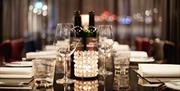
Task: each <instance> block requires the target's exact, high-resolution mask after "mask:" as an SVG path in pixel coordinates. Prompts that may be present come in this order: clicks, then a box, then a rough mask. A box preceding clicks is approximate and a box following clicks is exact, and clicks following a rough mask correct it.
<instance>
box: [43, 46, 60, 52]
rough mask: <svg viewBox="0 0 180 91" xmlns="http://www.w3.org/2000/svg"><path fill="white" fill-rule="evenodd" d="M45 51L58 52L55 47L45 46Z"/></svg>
mask: <svg viewBox="0 0 180 91" xmlns="http://www.w3.org/2000/svg"><path fill="white" fill-rule="evenodd" d="M45 50H46V51H56V50H58V47H57V46H55V45H46V46H45Z"/></svg>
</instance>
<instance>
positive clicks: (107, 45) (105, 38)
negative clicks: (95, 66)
mask: <svg viewBox="0 0 180 91" xmlns="http://www.w3.org/2000/svg"><path fill="white" fill-rule="evenodd" d="M98 35H99V41H98V49H99V53H100V55H101V54H102V57H103V66H102V67H100V69H99V74H100V75H104V76H105V75H111V74H112V72H110V71H107V70H106V59H107V57H108V56H109V54H110V53H111V49H112V46H113V44H114V40H113V39H114V33H113V31H112V26H111V25H99V26H98Z"/></svg>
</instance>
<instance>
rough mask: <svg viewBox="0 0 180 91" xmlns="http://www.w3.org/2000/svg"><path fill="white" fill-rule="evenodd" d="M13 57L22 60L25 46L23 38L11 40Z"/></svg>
mask: <svg viewBox="0 0 180 91" xmlns="http://www.w3.org/2000/svg"><path fill="white" fill-rule="evenodd" d="M11 47H12V52H11V59H12V60H21V58H22V53H23V47H24V41H23V39H16V40H12V41H11Z"/></svg>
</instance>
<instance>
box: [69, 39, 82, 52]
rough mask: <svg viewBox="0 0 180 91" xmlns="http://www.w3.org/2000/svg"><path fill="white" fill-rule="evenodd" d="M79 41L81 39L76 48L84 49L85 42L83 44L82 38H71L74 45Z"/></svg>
mask: <svg viewBox="0 0 180 91" xmlns="http://www.w3.org/2000/svg"><path fill="white" fill-rule="evenodd" d="M79 40H80V41H79ZM78 41H79V43H78V45H77V48H76V50H79V51H80V50H84V44H83V41H82V38H74V37H72V38H71V42H72V43H71V44H72V45H76V44H77V42H78Z"/></svg>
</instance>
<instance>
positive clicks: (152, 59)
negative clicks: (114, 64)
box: [130, 57, 155, 63]
mask: <svg viewBox="0 0 180 91" xmlns="http://www.w3.org/2000/svg"><path fill="white" fill-rule="evenodd" d="M154 61H155V60H154V58H153V57H142V58H130V62H144V63H146V62H154Z"/></svg>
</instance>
